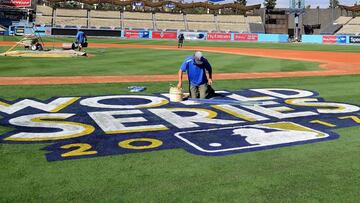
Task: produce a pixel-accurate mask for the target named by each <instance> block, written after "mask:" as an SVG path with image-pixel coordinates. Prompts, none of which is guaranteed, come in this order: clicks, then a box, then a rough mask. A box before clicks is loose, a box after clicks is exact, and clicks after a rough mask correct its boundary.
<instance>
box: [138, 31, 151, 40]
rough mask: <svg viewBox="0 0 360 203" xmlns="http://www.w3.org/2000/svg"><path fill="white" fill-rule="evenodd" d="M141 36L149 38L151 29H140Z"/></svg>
mask: <svg viewBox="0 0 360 203" xmlns="http://www.w3.org/2000/svg"><path fill="white" fill-rule="evenodd" d="M139 37H140V38H143V39H149V38H150V33H149V31H139Z"/></svg>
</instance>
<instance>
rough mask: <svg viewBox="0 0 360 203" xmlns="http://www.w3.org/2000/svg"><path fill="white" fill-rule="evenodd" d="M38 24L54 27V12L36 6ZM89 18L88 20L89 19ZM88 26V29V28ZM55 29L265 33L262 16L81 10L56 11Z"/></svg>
mask: <svg viewBox="0 0 360 203" xmlns="http://www.w3.org/2000/svg"><path fill="white" fill-rule="evenodd" d="M37 12H38V13H39V15H37V18H36V23H37V24H41V25H44V24H51V22H52V8H51V7H48V6H42V5H38V6H37ZM88 15H89V16H88ZM88 24H89V25H88ZM54 25H56V26H61V27H65V26H77V27H83V28H85V27H86V26H87V25H88V26H89V27H96V28H99V27H110V28H112V29H114V28H115V27H116V28H118V29H122V28H126V29H147V30H152V29H154V30H183V31H191V30H192V31H206V32H230V31H231V32H240V33H249V32H254V33H264V31H265V29H264V25H263V24H262V21H261V17H260V16H248V17H245V16H244V15H213V14H185V15H184V14H173V13H155V14H152V13H144V12H129V11H125V12H120V11H101V10H91V11H90V12H89V13H88V11H87V10H85V9H84V10H79V9H61V8H58V9H56V12H55V14H54Z"/></svg>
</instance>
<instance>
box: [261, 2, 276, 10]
mask: <svg viewBox="0 0 360 203" xmlns="http://www.w3.org/2000/svg"><path fill="white" fill-rule="evenodd" d="M264 6H265V8H266V9H274V8H275V6H276V0H265V1H264Z"/></svg>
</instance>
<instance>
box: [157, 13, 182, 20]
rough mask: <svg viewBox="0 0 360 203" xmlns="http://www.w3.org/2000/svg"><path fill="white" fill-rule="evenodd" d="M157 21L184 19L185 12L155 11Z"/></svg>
mask: <svg viewBox="0 0 360 203" xmlns="http://www.w3.org/2000/svg"><path fill="white" fill-rule="evenodd" d="M155 19H156V20H157V21H159V20H160V21H184V15H183V14H170V13H155Z"/></svg>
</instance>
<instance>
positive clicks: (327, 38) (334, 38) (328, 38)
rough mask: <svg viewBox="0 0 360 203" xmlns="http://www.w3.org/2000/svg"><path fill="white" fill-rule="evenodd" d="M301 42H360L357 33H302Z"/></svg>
mask: <svg viewBox="0 0 360 203" xmlns="http://www.w3.org/2000/svg"><path fill="white" fill-rule="evenodd" d="M302 43H313V44H360V36H357V35H302Z"/></svg>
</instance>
